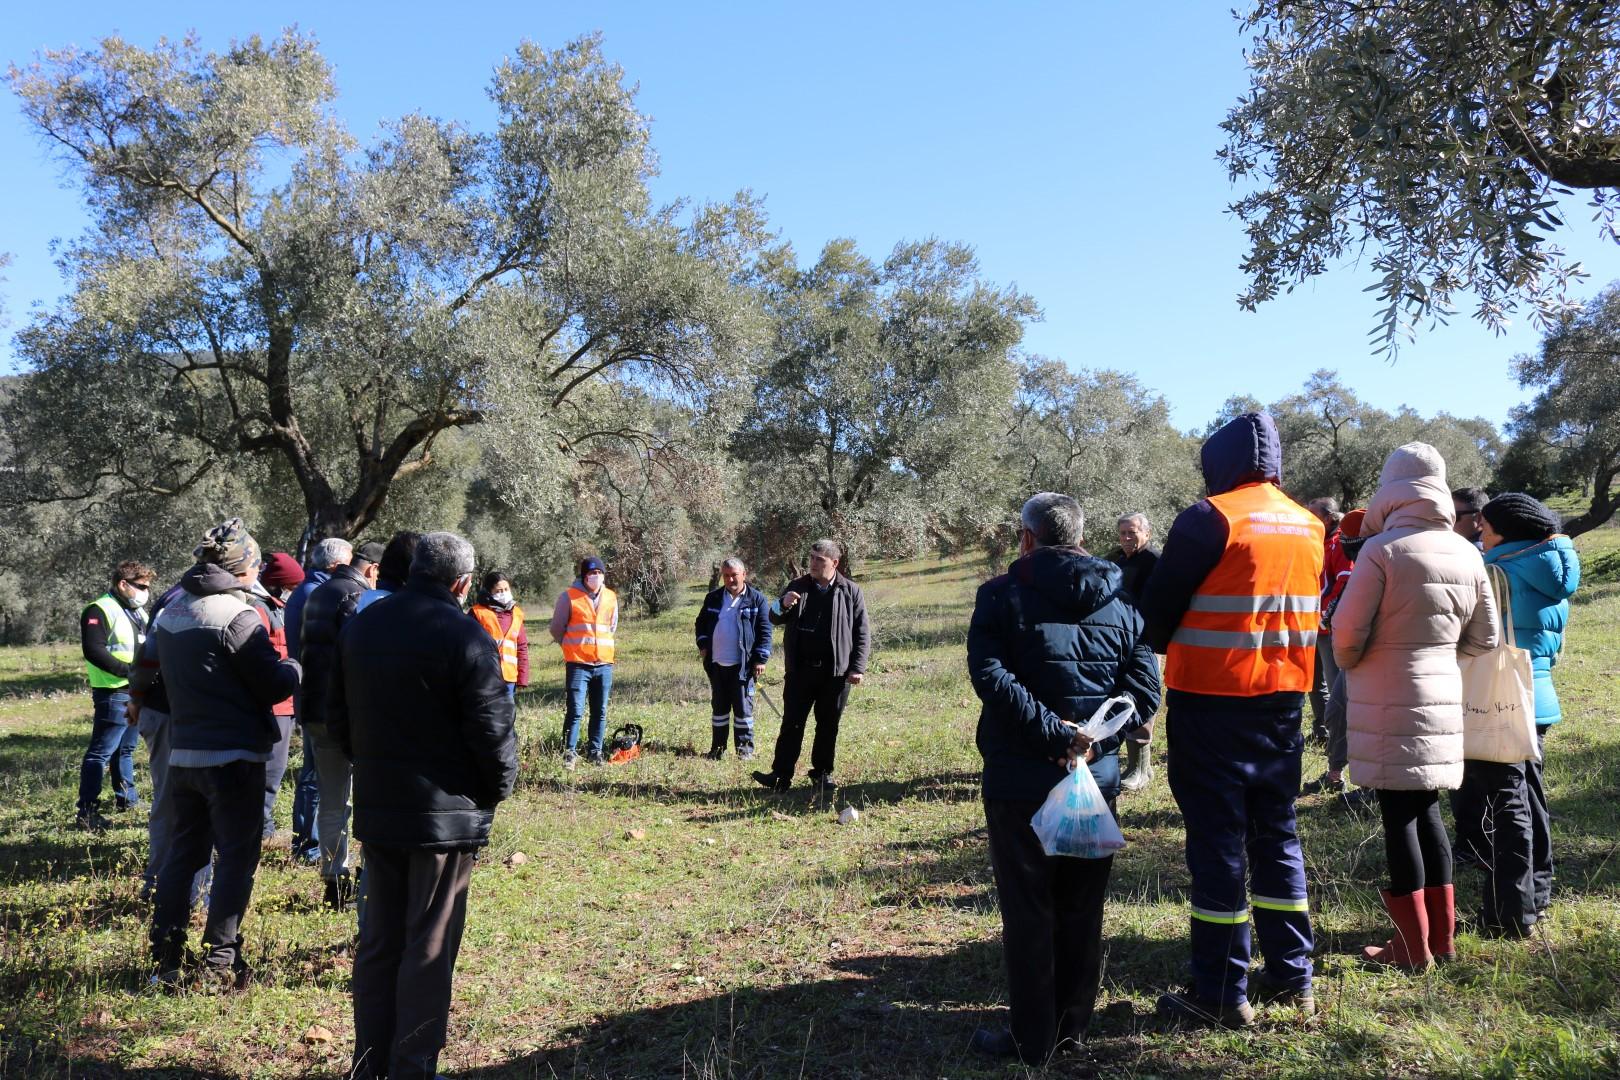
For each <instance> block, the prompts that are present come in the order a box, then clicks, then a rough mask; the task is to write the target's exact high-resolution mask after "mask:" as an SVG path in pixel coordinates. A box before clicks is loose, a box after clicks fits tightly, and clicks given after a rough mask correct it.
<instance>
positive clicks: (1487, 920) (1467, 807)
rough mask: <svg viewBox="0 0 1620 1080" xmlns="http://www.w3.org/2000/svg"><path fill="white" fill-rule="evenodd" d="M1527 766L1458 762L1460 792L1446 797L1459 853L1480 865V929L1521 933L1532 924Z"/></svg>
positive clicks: (1533, 912) (1533, 886)
mask: <svg viewBox="0 0 1620 1080" xmlns="http://www.w3.org/2000/svg"><path fill="white" fill-rule="evenodd" d="M1528 772H1529V763H1528V762H1523V761H1520V762H1516V763H1514V764H1511V765H1508V764H1503V763H1501V762H1496V761H1465V762H1463V780H1462V787H1460V788H1458V789H1457V790H1456V791H1454V792H1452V799H1451V812H1452V814H1453V815H1454V816H1455V817H1456V819H1457V833H1458V837H1459V840H1461V839H1462V838H1463V837H1464V836H1466V837H1467V842H1466V845H1465V844H1463V843H1461V842H1460V843H1459V844H1458V848H1459V850H1465V851H1466V853H1467V854H1468V855H1469V856H1470V857H1472V858H1474V859H1477V860H1478V861H1479V862H1480V863H1483V864H1484V866H1485V875H1486V880H1485V897H1484V910H1482V911H1481V912H1480V923H1481V924H1483V925H1484V926H1488V927H1494V928H1497V929H1502V930H1509V931H1514V932H1517V933H1523V932H1524V931H1526V930H1529V929H1530V927H1531V926H1533V925H1534V924H1535V921H1536V910H1537V908H1536V898H1535V881H1534V876H1533V874H1532V873H1531V849H1532V841H1531V835H1530V831H1531V830H1530V790H1529V786H1528V782H1527V774H1528Z"/></svg>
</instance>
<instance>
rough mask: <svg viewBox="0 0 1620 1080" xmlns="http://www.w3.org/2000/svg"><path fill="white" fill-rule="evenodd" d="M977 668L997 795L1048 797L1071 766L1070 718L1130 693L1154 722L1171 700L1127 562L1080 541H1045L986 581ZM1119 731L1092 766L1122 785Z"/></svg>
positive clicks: (972, 641) (974, 641)
mask: <svg viewBox="0 0 1620 1080" xmlns="http://www.w3.org/2000/svg"><path fill="white" fill-rule="evenodd" d="M968 675H969V677H970V678H971V679H972V681H973V689H974V692H975V693H977V694H978V695H979V700H980V701H981V702H983V708H982V709H980V711H979V730H978V736H977V740H976V741H977V742H978V746H979V753H980V754H981V755H983V757H984V797H985V798H986V799H1025V800H1036V801H1039V800H1042V799H1045V798H1046V796H1047V793H1048V792H1050V791H1051V790H1052V788H1053V787H1054V786H1055V785H1056V784H1057V782H1058V781H1059V780H1062V779H1063V777H1064V767H1063V766H1062V765H1060V764H1058V763H1057V762H1056V761H1054V760H1053V759H1054V758H1059V757H1062V756H1063V754H1065V753H1066V752H1067V750H1068V747H1069V743H1070V741H1071V735H1070V733H1069V732H1068V731H1067V730H1066V729H1065V728H1064V726H1063V723H1062V721H1064V720H1068V721H1071V722H1074V723H1080V724H1083V723H1085V722H1086V721H1087V720H1089V719H1090V718H1091V714H1092V713H1093V712H1095V711H1096V710H1097V707H1098V706H1099V705H1101V704H1102V703H1103V702H1104V701H1105V700H1107V699H1108V698H1110V697H1112V696H1114V695H1115V694H1122V693H1123V694H1129V695H1130V696H1131V697H1132V699H1134V701H1135V702H1136V717H1135V718H1134V719H1133V720H1132V722H1131V723H1130V724H1128V725H1127V726H1126V730H1129V729H1130V728H1132V727H1135V726H1138V725H1140V724H1141V723H1145V722H1146V721H1147V720H1148V718H1150V717H1151V716H1152V715H1153V713H1154V711H1155V710H1156V709H1157V708H1158V707H1159V695H1160V688H1159V664H1158V661H1157V660H1155V659H1154V657H1153V651H1152V650H1151V649H1149V648H1148V647H1147V643H1146V641H1144V640H1143V638H1142V617H1141V615H1139V614H1138V613H1137V611H1136V609H1135V608H1134V607H1133V606H1132V605H1131V603H1130V601H1129V600H1128V599H1127V598H1126V597H1125V596H1123V595H1122V594H1121V576H1120V571H1119V567H1117V566H1115V565H1114V564H1113V563H1110V562H1108V561H1106V560H1104V559H1096V558H1092V557H1091V556H1090V555H1088V554H1086V553H1085V552H1084V551H1081V550H1080V549H1078V548H1056V547H1052V548H1036V549H1035V550H1034V551H1032V552H1030V553H1029V554H1028V555H1025V556H1024V557H1023V558H1021V559H1019V560H1018V561H1017V562H1015V563H1013V564H1012V566H1010V567H1008V569H1007V572H1006V573H1005V574H1003V575H1001V576H1000V577H997V578H992V579H991V580H989V581H987V582H985V583H984V584H983V585H981V586H980V587H979V594H978V598H977V599H976V600H975V602H974V605H973V621H972V622H971V623H970V624H969V626H968ZM1118 747H1119V736H1118V735H1115V736H1113V737H1112V738H1109V739H1106V740H1104V741H1102V742H1100V743H1098V744H1097V760H1096V761H1094V762H1093V763H1092V765H1091V772H1092V776H1093V777H1095V778H1096V780H1097V786H1098V787H1099V788H1101V789H1102V793H1103V795H1104V796H1105V797H1106V798H1110V799H1112V798H1113V797H1114V796H1115V795H1116V794H1118V792H1119V756H1118V753H1117V751H1118Z"/></svg>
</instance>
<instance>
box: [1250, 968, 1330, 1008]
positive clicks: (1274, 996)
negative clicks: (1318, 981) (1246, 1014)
mask: <svg viewBox="0 0 1620 1080" xmlns="http://www.w3.org/2000/svg"><path fill="white" fill-rule="evenodd" d="M1249 999H1250V1000H1251V1001H1258V1002H1260V1003H1261V1004H1264V1005H1282V1006H1285V1007H1287V1008H1291V1009H1298V1010H1299V1012H1300V1014H1301V1015H1302V1016H1315V1015H1316V995H1315V994H1314V993H1313V992H1312V991H1311V990H1310V988H1309V987H1307V988H1305V989H1304V990H1301V989H1299V988H1298V987H1293V986H1284V985H1283V984H1282V983H1279V982H1278V981H1277V980H1275V979H1273V978H1272V977H1271V975H1270V974H1268V973H1267V972H1266V970H1265V969H1264V968H1261V969H1260V970H1259V971H1257V972H1255V973H1254V974H1253V975H1251V976H1250V977H1249Z"/></svg>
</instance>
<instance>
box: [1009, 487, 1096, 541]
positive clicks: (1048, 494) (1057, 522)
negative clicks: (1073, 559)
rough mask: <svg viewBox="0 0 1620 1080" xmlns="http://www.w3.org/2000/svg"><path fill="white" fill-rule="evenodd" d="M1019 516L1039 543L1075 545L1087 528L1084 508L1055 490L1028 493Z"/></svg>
mask: <svg viewBox="0 0 1620 1080" xmlns="http://www.w3.org/2000/svg"><path fill="white" fill-rule="evenodd" d="M1018 517H1019V520H1020V521H1022V522H1023V523H1024V528H1026V529H1028V530H1029V534H1030V535H1031V536H1033V537H1034V538H1035V543H1037V544H1038V545H1040V546H1041V547H1078V546H1079V545H1080V539H1081V537H1082V536H1084V535H1085V531H1086V512H1085V511H1084V510H1082V509H1080V504H1079V503H1077V502H1075V501H1074V497H1073V496H1071V495H1061V494H1059V493H1058V492H1056V491H1043V492H1041V493H1040V494H1038V495H1031V496H1030V498H1029V501H1028V502H1026V503H1025V504H1024V509H1023V510H1022V511H1021V512H1020V513H1019V515H1018Z"/></svg>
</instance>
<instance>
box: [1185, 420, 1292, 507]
mask: <svg viewBox="0 0 1620 1080" xmlns="http://www.w3.org/2000/svg"><path fill="white" fill-rule="evenodd" d="M1199 461H1200V463H1201V464H1202V465H1203V468H1204V490H1205V491H1207V492H1208V493H1209V494H1211V495H1224V494H1226V493H1227V492H1228V491H1231V490H1232V489H1233V488H1237V487H1241V486H1243V485H1244V484H1253V483H1257V482H1260V481H1263V480H1271V481H1273V482H1275V483H1279V484H1280V483H1282V440H1281V439H1280V438H1278V436H1277V424H1276V422H1275V421H1273V420H1272V419H1271V415H1270V414H1269V413H1263V412H1262V413H1244V414H1243V415H1242V416H1239V417H1235V418H1234V419H1232V420H1229V421H1227V423H1226V425H1225V426H1223V427H1222V428H1221V429H1220V430H1219V431H1217V432H1216V433H1215V434H1213V435H1211V436H1210V437H1209V438H1208V439H1205V440H1204V448H1203V450H1202V452H1201V453H1200V454H1199Z"/></svg>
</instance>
